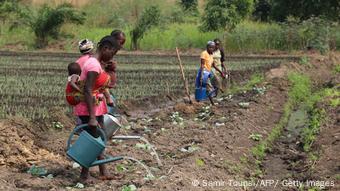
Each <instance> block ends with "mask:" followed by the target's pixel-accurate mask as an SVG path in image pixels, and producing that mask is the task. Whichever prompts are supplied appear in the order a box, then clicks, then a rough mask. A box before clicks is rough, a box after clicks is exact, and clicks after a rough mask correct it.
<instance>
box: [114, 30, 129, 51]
mask: <svg viewBox="0 0 340 191" xmlns="http://www.w3.org/2000/svg"><path fill="white" fill-rule="evenodd" d="M111 36H112V37H113V38H115V39H116V40H117V41H118V42H119V44H120V46H121V47H123V45H124V44H125V40H126V37H125V33H124V32H123V31H121V30H118V29H117V30H113V31H112V32H111Z"/></svg>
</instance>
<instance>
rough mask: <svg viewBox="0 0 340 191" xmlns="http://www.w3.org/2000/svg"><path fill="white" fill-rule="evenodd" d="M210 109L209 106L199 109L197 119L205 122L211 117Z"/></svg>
mask: <svg viewBox="0 0 340 191" xmlns="http://www.w3.org/2000/svg"><path fill="white" fill-rule="evenodd" d="M210 109H211V107H210V106H204V107H202V109H201V112H200V113H199V114H198V117H197V118H198V119H199V120H201V121H204V120H207V119H209V117H210V116H211V114H212V113H211V110H210Z"/></svg>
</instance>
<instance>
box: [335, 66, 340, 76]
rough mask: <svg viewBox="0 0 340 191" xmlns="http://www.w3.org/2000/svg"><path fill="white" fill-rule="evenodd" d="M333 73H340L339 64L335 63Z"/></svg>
mask: <svg viewBox="0 0 340 191" xmlns="http://www.w3.org/2000/svg"><path fill="white" fill-rule="evenodd" d="M334 73H336V74H340V64H337V65H336V66H335V67H334Z"/></svg>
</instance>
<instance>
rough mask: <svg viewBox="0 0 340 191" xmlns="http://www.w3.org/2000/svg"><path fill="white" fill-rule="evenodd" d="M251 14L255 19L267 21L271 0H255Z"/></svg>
mask: <svg viewBox="0 0 340 191" xmlns="http://www.w3.org/2000/svg"><path fill="white" fill-rule="evenodd" d="M254 4H255V5H254V12H253V16H254V17H255V19H256V20H260V21H269V19H270V17H269V16H270V11H271V8H272V7H271V0H255V1H254Z"/></svg>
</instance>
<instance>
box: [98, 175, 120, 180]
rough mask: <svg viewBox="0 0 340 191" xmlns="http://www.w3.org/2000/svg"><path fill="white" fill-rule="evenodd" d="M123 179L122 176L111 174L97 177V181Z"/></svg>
mask: <svg viewBox="0 0 340 191" xmlns="http://www.w3.org/2000/svg"><path fill="white" fill-rule="evenodd" d="M122 178H124V175H123V174H113V175H111V176H109V175H101V176H99V177H98V179H99V180H120V179H122Z"/></svg>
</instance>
